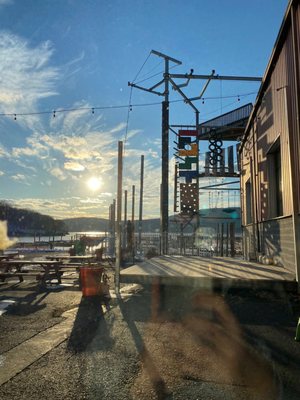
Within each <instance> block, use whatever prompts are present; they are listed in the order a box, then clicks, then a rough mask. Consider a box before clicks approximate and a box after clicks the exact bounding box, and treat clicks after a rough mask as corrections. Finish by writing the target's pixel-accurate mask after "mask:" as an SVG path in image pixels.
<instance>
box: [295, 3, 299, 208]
mask: <svg viewBox="0 0 300 400" xmlns="http://www.w3.org/2000/svg"><path fill="white" fill-rule="evenodd" d="M296 30H297V37H298V48H297V52H298V54H297V56H298V58H299V57H300V3H299V2H298V4H297V10H296ZM298 74H300V71H298ZM298 81H299V82H300V76H298ZM298 89H299V88H298ZM296 117H298V118H300V116H298V115H297V114H296ZM295 141H296V143H297V146H295V151H296V155H295V156H296V160H298V163H297V170H296V180H297V182H300V132H298V129H296V131H295ZM297 189H298V210H300V184H299V185H298V188H297Z"/></svg>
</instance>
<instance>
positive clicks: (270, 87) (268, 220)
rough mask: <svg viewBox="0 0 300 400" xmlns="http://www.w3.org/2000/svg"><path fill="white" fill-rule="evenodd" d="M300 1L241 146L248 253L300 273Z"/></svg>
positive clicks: (290, 13)
mask: <svg viewBox="0 0 300 400" xmlns="http://www.w3.org/2000/svg"><path fill="white" fill-rule="evenodd" d="M299 55H300V1H299V0H291V1H290V3H289V5H288V8H287V11H286V14H285V16H284V20H283V23H282V25H281V28H280V31H279V34H278V37H277V40H276V43H275V46H274V49H273V53H272V56H271V58H270V61H269V64H268V66H267V69H266V72H265V75H264V78H263V81H262V84H261V87H260V90H259V93H258V96H257V99H256V102H255V105H254V107H253V110H252V113H251V115H250V118H249V121H248V124H247V127H246V130H245V135H244V138H243V141H242V144H241V147H240V156H241V204H242V226H243V233H244V254H245V256H246V258H247V259H256V260H261V257H262V256H265V257H264V260H265V261H266V262H270V263H273V264H277V265H282V266H283V267H284V268H286V269H287V270H289V271H290V272H292V273H293V274H295V278H296V279H297V280H298V281H299V279H298V278H299V276H300V217H299V210H300V203H299V202H300V148H299V143H300V133H299V132H300V130H299V122H300V121H299V118H300V112H299V106H300V85H299V81H300V75H299V71H300V69H299V68H300V65H299V64H300V59H299Z"/></svg>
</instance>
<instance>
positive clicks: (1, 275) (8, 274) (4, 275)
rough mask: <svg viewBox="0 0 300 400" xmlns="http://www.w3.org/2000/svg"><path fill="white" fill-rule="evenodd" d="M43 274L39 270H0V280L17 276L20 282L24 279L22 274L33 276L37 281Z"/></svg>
mask: <svg viewBox="0 0 300 400" xmlns="http://www.w3.org/2000/svg"><path fill="white" fill-rule="evenodd" d="M44 275H45V274H43V273H41V272H0V280H1V282H4V281H5V279H6V278H13V277H18V278H19V281H20V282H23V281H24V278H23V277H24V276H35V278H36V280H37V281H40V280H42V279H43V277H44Z"/></svg>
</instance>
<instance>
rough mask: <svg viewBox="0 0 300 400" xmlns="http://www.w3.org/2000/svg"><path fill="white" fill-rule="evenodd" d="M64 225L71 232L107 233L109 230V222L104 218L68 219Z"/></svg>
mask: <svg viewBox="0 0 300 400" xmlns="http://www.w3.org/2000/svg"><path fill="white" fill-rule="evenodd" d="M64 223H65V225H66V227H67V229H68V231H69V232H88V231H101V232H105V231H107V229H108V220H107V219H104V218H68V219H64Z"/></svg>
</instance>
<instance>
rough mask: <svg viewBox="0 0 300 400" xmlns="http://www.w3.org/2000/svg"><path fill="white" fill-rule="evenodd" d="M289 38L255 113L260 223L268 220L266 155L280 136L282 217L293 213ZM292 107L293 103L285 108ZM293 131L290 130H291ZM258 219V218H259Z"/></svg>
mask: <svg viewBox="0 0 300 400" xmlns="http://www.w3.org/2000/svg"><path fill="white" fill-rule="evenodd" d="M291 43H292V37H291V32H289V34H288V36H287V41H286V43H285V44H284V46H283V49H282V51H281V53H280V55H279V58H278V60H277V63H276V66H275V68H274V71H273V73H272V76H271V80H270V84H269V86H268V88H267V90H266V92H265V95H264V99H263V101H262V104H261V107H260V108H259V110H258V114H257V116H258V119H257V122H256V129H257V130H256V132H257V160H256V162H257V172H258V179H257V182H256V184H257V185H259V190H258V209H259V210H260V213H258V216H259V217H261V220H266V219H268V218H269V212H268V209H269V201H268V194H269V192H268V190H269V183H268V182H269V176H268V173H269V172H268V166H267V151H268V149H269V148H270V147H271V146H272V144H273V143H274V142H275V140H276V139H277V138H278V136H279V135H280V145H281V168H282V170H281V171H282V189H283V215H290V214H291V212H292V203H291V193H290V192H291V187H290V163H289V147H288V130H287V122H286V121H287V120H286V105H285V91H286V89H285V87H286V86H287V85H288V86H289V91H288V92H289V93H294V88H293V87H292V83H291V81H290V77H291V76H293V75H292V74H293V65H292V63H291V62H289V60H291V59H292V55H291V54H290V52H291ZM278 89H279V90H278ZM290 103H291V104H294V103H295V101H293V99H291V100H289V101H288V104H290ZM288 112H289V114H290V115H289V120H290V121H294V120H295V118H294V115H295V112H294V110H290V108H289V111H288ZM291 125H292V124H291ZM290 129H293V131H294V124H293V127H290ZM259 219H260V218H259Z"/></svg>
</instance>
